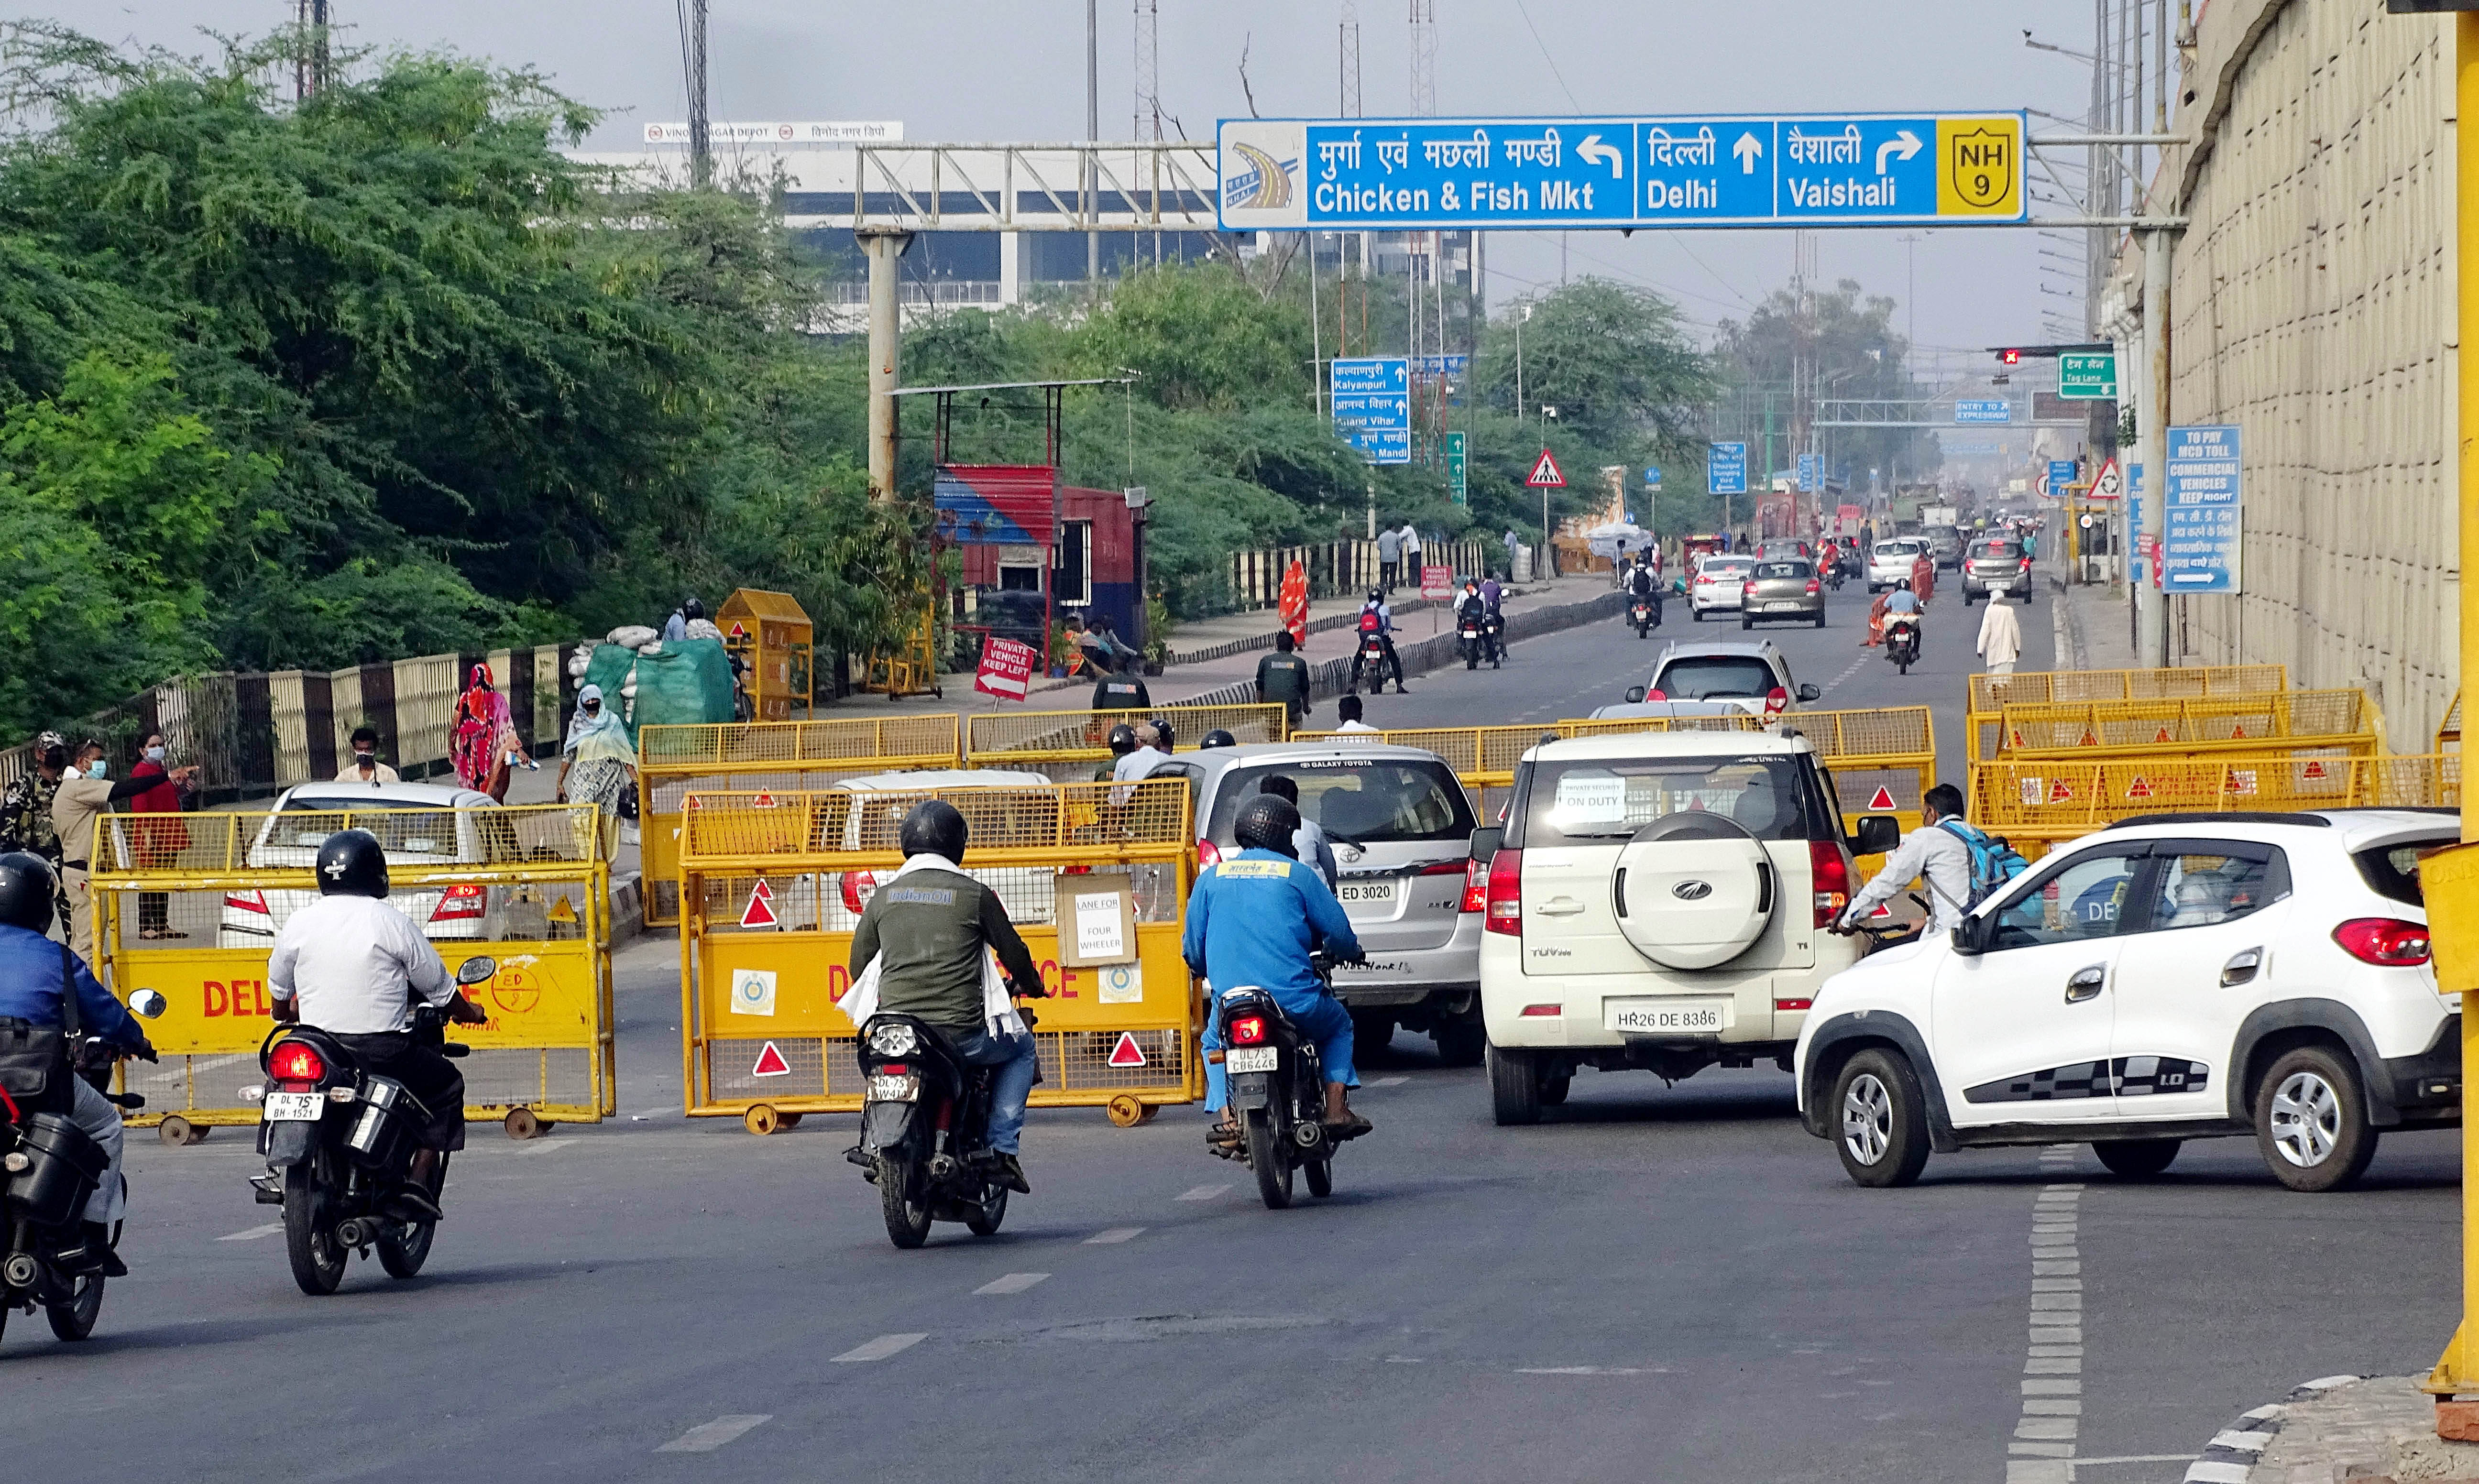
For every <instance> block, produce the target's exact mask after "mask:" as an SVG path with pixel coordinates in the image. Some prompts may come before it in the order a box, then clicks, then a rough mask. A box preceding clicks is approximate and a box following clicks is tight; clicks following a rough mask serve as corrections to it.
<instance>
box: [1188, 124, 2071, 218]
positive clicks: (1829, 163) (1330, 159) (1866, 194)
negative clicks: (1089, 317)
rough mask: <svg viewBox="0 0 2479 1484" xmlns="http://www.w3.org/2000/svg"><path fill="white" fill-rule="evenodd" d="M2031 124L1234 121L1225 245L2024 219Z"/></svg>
mask: <svg viewBox="0 0 2479 1484" xmlns="http://www.w3.org/2000/svg"><path fill="white" fill-rule="evenodd" d="M2024 135H2025V127H2024V115H2022V114H2020V113H2008V114H1973V115H1934V114H1903V115H1887V114H1830V115H1824V114H1801V115H1787V114H1785V115H1725V114H1713V115H1674V116H1646V115H1607V116H1601V117H1587V118H1452V119H1449V118H1324V119H1318V118H1226V119H1223V120H1222V122H1221V126H1220V129H1219V135H1218V138H1219V156H1220V176H1221V179H1220V190H1219V192H1217V205H1218V208H1219V211H1220V222H1221V225H1222V227H1223V229H1224V230H1226V231H1235V232H1241V231H1302V230H1306V229H1310V228H1352V229H1367V228H1379V229H1395V228H1407V227H1421V228H1440V229H1445V230H1457V231H1460V230H1478V229H1486V228H1494V227H1495V228H1505V227H1639V226H1656V227H1722V226H1740V227H1744V226H1796V227H1808V226H1881V225H1884V224H1887V223H1892V222H1934V223H1938V224H1941V225H1964V224H1985V223H1991V222H2014V221H2022V220H2025V219H2027V216H2028V212H2029V206H2028V202H2029V195H2028V193H2027V192H2025V191H2024V189H2023V141H2024Z"/></svg>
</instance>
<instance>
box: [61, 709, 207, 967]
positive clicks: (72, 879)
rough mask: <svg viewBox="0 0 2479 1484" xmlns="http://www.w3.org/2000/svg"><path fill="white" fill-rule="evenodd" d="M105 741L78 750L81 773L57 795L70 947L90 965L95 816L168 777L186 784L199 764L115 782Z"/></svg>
mask: <svg viewBox="0 0 2479 1484" xmlns="http://www.w3.org/2000/svg"><path fill="white" fill-rule="evenodd" d="M109 771H110V769H109V768H108V767H107V766H106V765H105V763H104V760H103V744H102V743H100V742H89V743H87V744H86V745H85V746H84V747H82V748H79V749H78V755H77V772H76V773H75V774H74V775H73V776H71V777H69V778H64V779H63V780H61V786H60V788H59V790H58V791H56V792H55V793H54V794H53V795H52V829H53V830H54V831H55V832H57V833H58V834H59V835H60V839H61V854H62V855H64V856H65V857H68V858H67V859H65V860H64V861H62V862H61V888H62V890H63V891H64V893H65V894H66V895H67V897H68V899H69V947H70V948H71V949H72V950H74V951H75V952H76V954H77V956H78V957H79V958H81V959H85V960H87V961H88V962H89V963H92V962H93V961H94V895H93V893H92V892H90V891H89V890H88V889H87V876H88V861H89V859H90V858H91V854H90V853H91V852H92V851H93V849H94V835H95V820H96V818H97V817H98V816H100V815H101V814H103V813H104V812H105V810H107V809H109V808H110V807H111V806H113V805H115V804H119V803H121V802H123V801H125V800H129V799H135V798H137V797H138V796H139V795H140V794H142V793H144V792H145V791H146V790H148V789H149V788H153V787H156V786H158V785H160V784H161V783H163V782H164V781H165V780H166V779H168V780H170V782H171V783H172V784H173V786H174V787H176V788H187V787H189V786H190V784H191V783H192V780H195V779H196V778H197V776H198V768H197V764H195V763H192V764H190V765H189V766H188V767H183V768H174V769H173V770H172V771H171V772H170V773H169V774H167V775H165V776H164V777H161V778H128V779H122V780H120V781H119V782H117V783H115V782H114V781H112V780H111V779H110V778H108V777H106V774H107V773H109Z"/></svg>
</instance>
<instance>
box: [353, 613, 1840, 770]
mask: <svg viewBox="0 0 2479 1484" xmlns="http://www.w3.org/2000/svg"><path fill="white" fill-rule="evenodd" d="M1816 627H1819V628H1823V627H1825V615H1824V614H1822V613H1820V614H1818V615H1817V616H1816ZM357 766H358V765H357Z"/></svg>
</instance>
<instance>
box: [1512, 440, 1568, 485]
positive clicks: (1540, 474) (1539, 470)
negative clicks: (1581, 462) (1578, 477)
mask: <svg viewBox="0 0 2479 1484" xmlns="http://www.w3.org/2000/svg"><path fill="white" fill-rule="evenodd" d="M1523 482H1524V483H1525V484H1526V485H1529V486H1530V487H1532V488H1533V489H1536V490H1563V489H1565V488H1566V487H1567V476H1566V475H1565V474H1562V473H1559V472H1558V460H1557V459H1556V458H1555V457H1553V456H1552V455H1551V454H1550V452H1549V450H1548V449H1546V448H1544V449H1542V450H1541V456H1540V457H1539V458H1537V459H1535V460H1533V461H1532V473H1530V474H1529V475H1527V476H1526V477H1525V478H1524V481H1523Z"/></svg>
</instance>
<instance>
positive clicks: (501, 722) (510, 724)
mask: <svg viewBox="0 0 2479 1484" xmlns="http://www.w3.org/2000/svg"><path fill="white" fill-rule="evenodd" d="M447 751H448V758H449V760H450V761H452V762H454V763H455V765H456V776H457V778H459V779H461V780H464V783H465V786H466V787H468V788H472V789H475V790H478V791H480V792H482V793H486V794H489V795H490V796H491V802H493V803H494V804H505V803H507V802H508V770H509V769H510V768H511V767H513V766H515V765H516V764H517V763H519V762H524V763H525V764H527V765H530V764H531V763H532V762H533V758H532V757H530V756H528V755H526V753H525V747H524V743H523V742H522V741H520V740H518V737H517V723H516V718H515V716H514V715H512V714H511V713H510V712H509V710H508V698H507V697H505V696H503V695H500V694H499V690H498V686H496V685H493V684H492V683H491V667H490V666H489V665H475V666H474V667H473V676H472V677H471V678H470V681H469V683H468V684H467V685H466V687H465V693H464V694H463V695H461V696H459V697H457V698H456V715H455V718H454V721H453V724H452V727H451V729H450V730H449V733H448V740H447Z"/></svg>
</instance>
